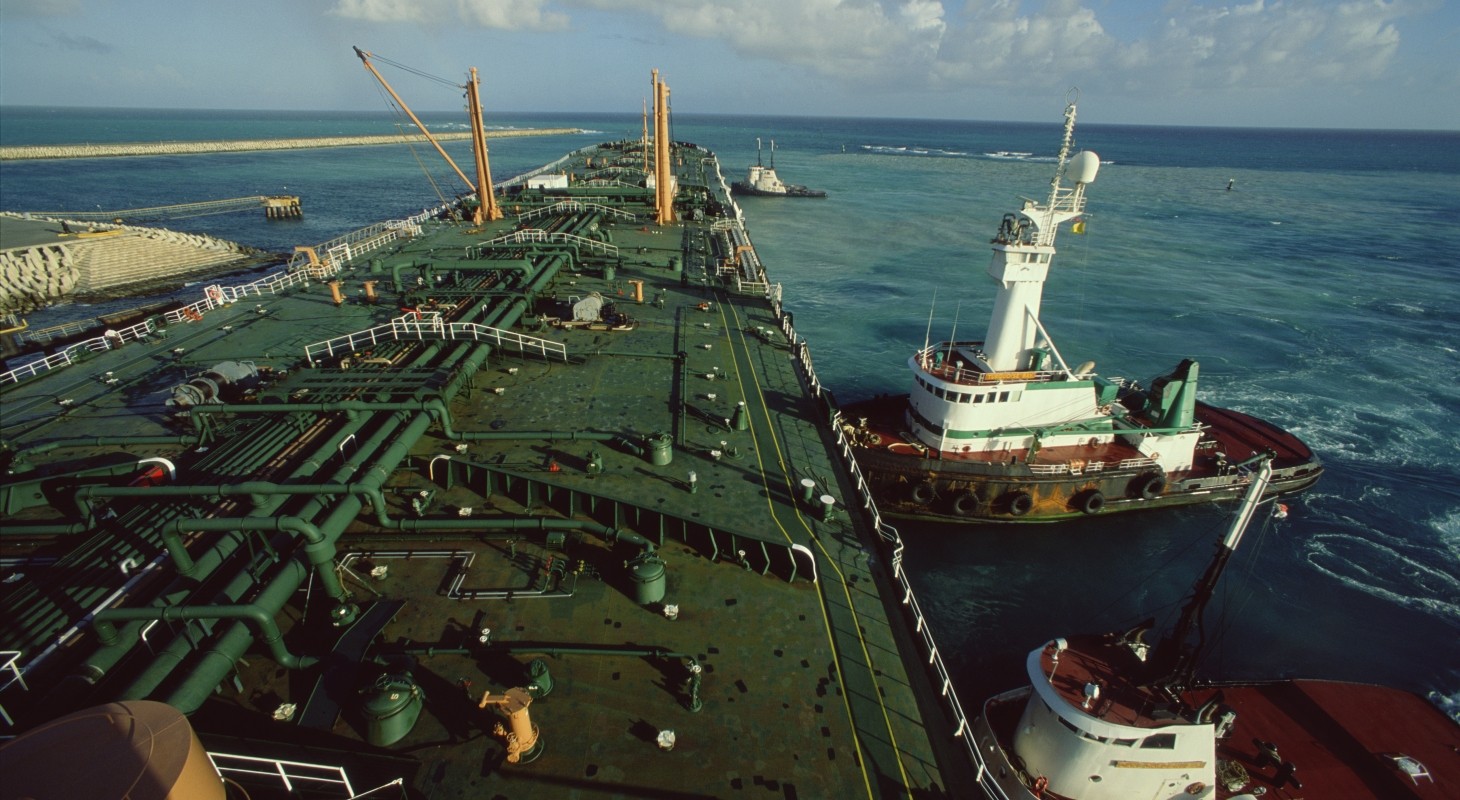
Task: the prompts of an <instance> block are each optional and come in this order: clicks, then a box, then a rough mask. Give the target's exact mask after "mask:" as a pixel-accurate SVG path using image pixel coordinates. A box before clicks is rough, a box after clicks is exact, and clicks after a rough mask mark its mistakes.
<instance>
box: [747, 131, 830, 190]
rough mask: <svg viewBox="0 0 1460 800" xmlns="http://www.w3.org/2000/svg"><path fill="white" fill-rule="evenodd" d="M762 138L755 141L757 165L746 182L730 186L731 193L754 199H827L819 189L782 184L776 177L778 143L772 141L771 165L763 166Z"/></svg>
mask: <svg viewBox="0 0 1460 800" xmlns="http://www.w3.org/2000/svg"><path fill="white" fill-rule="evenodd" d="M760 155H761V151H760V138H759V137H757V138H756V140H755V164H754V165H753V166H752V167H751V168H750V170H749V171H748V172H747V173H746V175H745V180H743V181H735V182H734V183H731V184H730V192H731V193H732V194H738V195H749V196H752V197H826V192H823V191H821V190H819V189H807V188H806V187H805V186H801V185H800V184H795V183H782V182H781V179H780V177H779V176H777V175H776V142H775V140H774V139H772V140H771V165H770V166H769V167H767V166H764V165H762V164H761V160H760Z"/></svg>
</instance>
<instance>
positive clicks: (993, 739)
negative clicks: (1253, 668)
mask: <svg viewBox="0 0 1460 800" xmlns="http://www.w3.org/2000/svg"><path fill="white" fill-rule="evenodd" d="M1250 471H1251V472H1252V474H1251V476H1250V479H1249V477H1248V476H1247V475H1246V473H1248V472H1249V470H1247V469H1243V470H1241V472H1242V473H1244V476H1243V480H1244V481H1249V480H1250V482H1249V483H1248V490H1247V494H1246V497H1245V498H1244V500H1243V503H1242V506H1241V507H1240V509H1239V510H1238V513H1237V516H1236V518H1235V519H1234V521H1233V523H1232V525H1231V527H1230V528H1229V529H1228V531H1227V533H1226V535H1225V537H1224V538H1223V540H1222V541H1221V543H1220V544H1219V546H1218V547H1217V550H1216V553H1215V555H1214V556H1213V558H1212V560H1211V562H1210V563H1209V564H1208V566H1207V568H1206V570H1205V572H1204V573H1203V574H1202V576H1201V578H1200V579H1199V580H1198V581H1197V582H1196V584H1195V585H1194V586H1193V588H1192V591H1191V594H1190V596H1189V598H1188V600H1187V602H1186V605H1185V606H1184V608H1183V609H1182V613H1181V617H1180V619H1179V621H1178V622H1177V623H1176V625H1175V627H1173V628H1172V630H1171V632H1170V634H1169V635H1168V636H1166V637H1165V638H1164V639H1163V640H1162V641H1161V642H1160V644H1158V645H1157V646H1155V647H1154V648H1152V647H1150V646H1148V645H1147V644H1146V643H1145V641H1144V634H1145V633H1146V632H1147V631H1148V630H1149V629H1150V628H1151V627H1152V626H1153V625H1154V621H1147V622H1144V623H1142V624H1140V625H1138V626H1136V627H1135V628H1134V629H1132V630H1130V631H1127V632H1124V633H1117V634H1108V635H1105V636H1078V637H1070V638H1068V639H1064V638H1060V639H1055V640H1054V641H1051V642H1049V643H1047V644H1045V645H1043V646H1041V647H1039V648H1037V649H1035V650H1034V651H1033V652H1031V653H1030V654H1029V657H1028V662H1027V669H1028V675H1029V683H1030V685H1029V686H1026V687H1024V688H1022V689H1016V690H1014V691H1010V692H1006V693H1004V694H1001V695H998V696H996V697H993V698H991V699H990V700H988V701H987V702H986V703H985V704H984V708H983V714H982V715H981V716H980V717H979V718H978V719H977V720H976V721H975V722H974V723H973V732H974V740H975V743H976V744H975V757H976V759H977V761H978V762H979V763H978V765H977V766H978V782H979V784H980V786H981V787H982V788H983V790H984V792H985V793H986V794H987V796H988V797H990V798H992V799H993V800H1016V799H1017V800H1035V799H1036V798H1041V799H1043V800H1048V799H1049V798H1068V800H1124V799H1125V798H1132V797H1143V798H1169V799H1172V800H1174V798H1183V799H1184V800H1192V798H1208V799H1209V800H1239V799H1244V800H1255V798H1258V797H1278V798H1297V797H1335V798H1336V797H1385V798H1441V797H1460V749H1457V748H1460V727H1457V725H1456V722H1455V720H1453V719H1451V718H1450V717H1448V716H1446V714H1445V713H1444V712H1443V711H1442V710H1441V709H1440V708H1438V707H1436V706H1435V705H1434V704H1432V703H1430V702H1428V701H1426V700H1425V699H1424V698H1422V697H1420V696H1418V695H1416V694H1413V693H1411V692H1406V691H1402V690H1399V689H1393V688H1387V687H1382V686H1372V685H1365V684H1354V683H1343V682H1338V681H1322V680H1274V681H1266V682H1261V683H1229V684H1210V683H1202V682H1200V681H1198V680H1196V679H1195V678H1194V674H1195V667H1196V663H1197V660H1198V657H1199V656H1200V655H1201V644H1202V641H1203V635H1202V634H1203V627H1202V615H1203V612H1204V611H1205V609H1206V606H1207V602H1208V601H1209V600H1210V599H1211V596H1212V592H1213V590H1214V589H1215V588H1216V585H1217V583H1218V581H1219V579H1220V578H1221V574H1222V571H1223V569H1224V567H1225V565H1226V563H1227V561H1228V559H1229V558H1230V557H1231V555H1232V552H1233V551H1234V550H1235V549H1236V548H1237V546H1238V544H1239V543H1240V542H1241V539H1242V535H1243V532H1244V531H1245V530H1246V527H1247V525H1248V523H1249V522H1250V521H1251V519H1252V518H1253V516H1254V515H1255V514H1256V512H1257V509H1258V508H1259V507H1260V505H1261V498H1262V495H1263V493H1264V489H1265V488H1266V486H1267V483H1268V480H1269V478H1270V477H1271V475H1272V466H1271V463H1270V460H1269V459H1263V460H1262V461H1260V462H1258V463H1257V464H1254V465H1253V469H1252V470H1250Z"/></svg>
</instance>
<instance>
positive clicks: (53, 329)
mask: <svg viewBox="0 0 1460 800" xmlns="http://www.w3.org/2000/svg"><path fill="white" fill-rule="evenodd" d="M95 324H96V322H95V321H94V320H90V319H82V320H76V321H75V322H67V323H64V324H61V325H52V326H50V327H47V328H41V329H39V330H34V331H26V332H25V333H24V337H25V341H27V342H30V343H32V344H46V343H47V342H51V341H54V340H56V339H64V338H66V337H67V336H74V335H76V334H78V333H81V332H83V331H86V330H90V329H91V328H92V327H93V326H94V325H95Z"/></svg>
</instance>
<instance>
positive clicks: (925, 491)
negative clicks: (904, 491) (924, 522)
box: [908, 481, 936, 506]
mask: <svg viewBox="0 0 1460 800" xmlns="http://www.w3.org/2000/svg"><path fill="white" fill-rule="evenodd" d="M935 494H936V493H935V492H934V491H933V484H932V482H930V481H923V482H922V483H916V484H913V487H912V489H911V490H909V491H908V497H909V498H910V499H911V500H912V501H913V502H914V503H917V504H918V505H920V506H925V505H927V504H929V503H931V502H933V496H934V495H935Z"/></svg>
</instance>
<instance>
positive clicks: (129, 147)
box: [0, 128, 586, 161]
mask: <svg viewBox="0 0 1460 800" xmlns="http://www.w3.org/2000/svg"><path fill="white" fill-rule="evenodd" d="M585 132H586V131H584V130H582V129H581V128H523V129H521V130H498V131H487V138H489V139H506V138H511V137H516V136H562V135H570V134H577V133H585ZM435 136H436V139H437V140H438V141H444V142H451V141H461V140H465V139H469V138H471V134H469V133H438V134H435ZM425 141H426V137H425V136H423V135H421V134H419V133H409V134H383V135H377V136H312V137H305V138H295V139H232V140H221V141H210V142H133V143H101V144H57V145H14V146H9V147H0V161H22V160H27V159H43V158H115V157H120V156H169V155H189V154H198V153H239V152H248V151H255V150H307V149H310V148H315V147H365V146H371V145H383V144H408V143H409V144H416V143H421V142H425Z"/></svg>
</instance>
